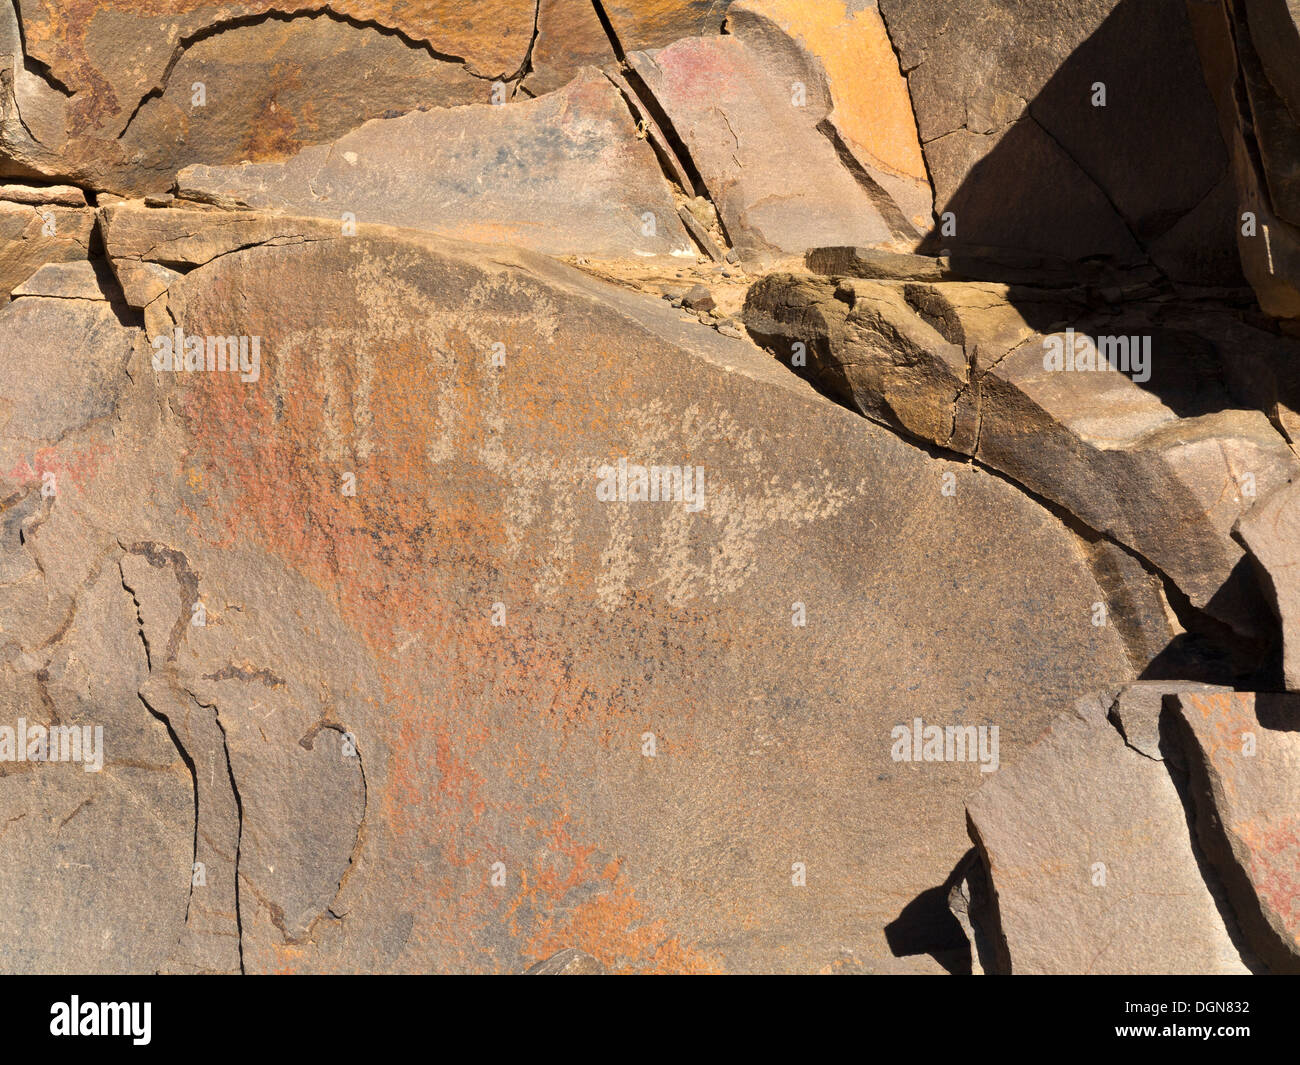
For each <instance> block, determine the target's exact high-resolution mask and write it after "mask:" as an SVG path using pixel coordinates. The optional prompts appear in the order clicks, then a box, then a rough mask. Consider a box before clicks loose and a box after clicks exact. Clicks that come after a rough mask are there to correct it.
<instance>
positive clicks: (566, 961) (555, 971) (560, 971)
mask: <svg viewBox="0 0 1300 1065" xmlns="http://www.w3.org/2000/svg"><path fill="white" fill-rule="evenodd" d="M527 975H529V976H603V975H605V967H604V966H603V965H601V964H600V962H598V961H597V960H596V959H595V958H593V957H592V956H591V955H590V954H588V953H586V951H582V950H578V949H577V948H576V947H569V948H568V949H566V950H562V951H560V952H559V953H557V954H552V955H551V956H550V957H549V958H547V959H546V960H545V961H539V962H538V963H537V964H536V965H534V966H533V967H532V968H531V969H529V970H528V973H527Z"/></svg>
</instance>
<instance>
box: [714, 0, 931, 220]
mask: <svg viewBox="0 0 1300 1065" xmlns="http://www.w3.org/2000/svg"><path fill="white" fill-rule="evenodd" d="M727 29H728V32H730V33H733V34H735V35H736V36H737V37H738V38H740V39H741V40H742V41H744V42H745V43H746V44H748V45H750V46H751V47H752V48H754V49H756V50H758V51H760V52H764V51H766V52H772V51H780V50H782V49H783V48H785V47H788V45H787V44H786V41H787V40H791V41H793V42H794V43H795V44H797V45H798V46H799V47H800V48H801V49H803V50H804V51H805V52H807V53H808V56H809V63H808V67H809V70H810V71H812V72H814V73H815V74H820V75H821V77H822V78H824V79H825V87H824V88H821V89H819V90H818V93H819V94H824V95H825V96H826V97H828V98H829V100H830V104H831V109H830V111H829V113H827V114H826V115H825V116H824V117H819V121H820V122H822V123H825V126H826V127H827V128H826V129H825V130H823V132H828V133H832V134H833V135H834V136H835V137H836V138H838V141H837V143H839V144H842V145H843V146H844V147H845V148H846V149H847V150H848V152H849V153H851V156H852V158H853V159H854V160H855V161H856V162H857V163H858V164H859V165H860V166H862V167H863V168H864V169H865V170H866V172H867V175H868V177H869V179H870V180H871V181H873V182H875V183H876V184H878V185H879V186H880V187H881V188H882V189H883V190H884V191H885V192H887V193H888V194H889V196H890V197H891V198H892V199H893V200H894V202H895V203H896V204H898V206H899V208H900V210H901V211H902V212H903V214H904V216H905V217H906V218H907V220H908V222H910V223H911V224H912V225H913V226H914V227H916V229H917V231H918V232H925V231H926V230H928V229H929V228H930V226H931V225H932V224H933V222H934V217H933V209H934V196H933V193H932V191H931V189H930V179H929V175H928V174H927V173H926V169H925V159H924V157H923V156H922V154H921V143H920V141H919V140H918V139H917V132H916V119H915V117H914V116H913V114H912V100H911V97H910V96H909V95H908V91H907V80H906V78H904V77H903V75H902V73H901V71H900V70H899V68H898V60H897V58H896V57H895V55H894V49H893V45H892V44H891V43H890V40H889V34H888V33H887V32H886V30H885V24H884V22H883V21H881V18H880V12H879V11H878V10H877V8H876V5H875V4H874V3H863V2H862V0H856V2H855V3H853V4H851V5H849V6H847V7H846V5H845V3H844V0H739V2H737V3H733V4H732V5H731V7H730V8H729V9H728V10H727ZM805 106H808V105H805Z"/></svg>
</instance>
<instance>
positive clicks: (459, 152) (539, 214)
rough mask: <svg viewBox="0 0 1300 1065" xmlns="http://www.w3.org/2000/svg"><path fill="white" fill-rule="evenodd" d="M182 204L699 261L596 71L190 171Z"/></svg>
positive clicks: (664, 188)
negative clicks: (206, 202) (545, 89)
mask: <svg viewBox="0 0 1300 1065" xmlns="http://www.w3.org/2000/svg"><path fill="white" fill-rule="evenodd" d="M178 186H179V191H180V194H181V195H182V196H187V197H190V198H194V197H196V196H203V197H216V198H217V199H218V200H226V201H238V202H241V203H244V204H247V205H249V206H253V207H259V208H269V209H275V210H283V211H288V212H292V213H296V214H303V215H310V216H314V217H321V218H330V219H333V220H334V221H335V222H336V223H337V224H338V225H339V226H340V228H341V226H342V225H343V224H345V223H344V221H343V218H344V215H345V214H350V215H352V216H353V217H354V218H355V220H357V221H362V222H378V223H384V224H388V225H396V226H404V227H408V228H414V229H424V230H428V231H430V232H434V233H439V234H442V235H445V236H451V237H459V238H462V239H470V240H477V241H483V242H489V243H510V244H515V245H518V246H521V247H526V248H532V249H534V250H537V251H542V252H545V253H548V254H552V255H588V256H593V257H597V258H600V257H605V258H635V257H644V256H654V255H662V256H667V255H672V254H674V253H676V254H679V255H684V256H687V257H689V258H691V259H694V257H695V251H694V247H693V245H692V244H691V240H690V238H689V237H688V236H687V234H686V231H685V230H684V229H683V228H682V223H681V219H680V218H679V217H678V215H677V207H676V204H674V202H673V199H672V196H671V195H670V192H669V186H668V184H667V182H666V181H665V180H664V178H663V175H662V172H661V171H660V169H659V164H658V162H657V161H656V159H655V153H654V150H653V149H652V148H651V147H650V146H649V145H648V144H646V143H645V142H644V141H642V140H639V139H638V138H637V137H636V135H635V130H634V127H633V125H632V122H631V119H630V118H629V115H628V110H627V106H626V105H625V104H624V102H623V100H622V98H621V97H620V95H619V93H618V90H617V89H615V88H614V86H613V85H611V84H610V83H609V81H608V80H607V79H606V78H605V77H604V76H603V75H601V74H600V73H599V72H597V71H593V70H589V71H586V72H585V73H583V74H582V75H581V76H580V77H578V78H577V79H576V80H575V81H573V82H571V83H570V84H569V85H568V86H566V87H565V88H564V89H562V90H559V91H557V92H555V93H552V94H551V95H549V96H546V97H542V98H539V99H537V100H532V101H528V102H526V103H519V104H517V105H511V106H509V107H494V106H491V105H481V106H473V107H461V108H454V109H451V110H443V111H428V112H420V113H415V114H410V115H404V116H402V117H401V118H394V119H378V120H375V121H373V122H368V123H366V124H365V125H363V126H361V127H360V128H359V129H357V130H354V131H353V132H351V133H349V134H347V135H345V136H343V137H341V138H339V139H338V140H337V141H335V142H334V143H332V144H330V145H328V146H327V145H318V146H316V147H312V148H306V149H304V150H303V151H301V152H299V153H298V154H297V155H295V156H293V157H292V158H291V159H288V160H286V161H284V162H274V163H248V164H241V165H239V166H225V167H222V166H192V167H188V168H186V169H185V170H183V171H182V172H181V174H180V175H179V177H178Z"/></svg>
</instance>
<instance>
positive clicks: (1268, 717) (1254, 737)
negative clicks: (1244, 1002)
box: [1177, 692, 1300, 973]
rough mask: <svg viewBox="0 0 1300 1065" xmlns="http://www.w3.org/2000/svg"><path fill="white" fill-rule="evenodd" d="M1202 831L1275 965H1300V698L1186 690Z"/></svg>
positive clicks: (1255, 939)
mask: <svg viewBox="0 0 1300 1065" xmlns="http://www.w3.org/2000/svg"><path fill="white" fill-rule="evenodd" d="M1177 704H1178V711H1179V715H1178V716H1179V720H1180V721H1181V723H1182V725H1183V726H1184V730H1183V735H1184V737H1185V738H1184V743H1185V745H1186V747H1187V756H1186V757H1187V761H1188V763H1189V765H1190V768H1191V773H1192V782H1193V783H1192V790H1193V797H1194V800H1195V808H1196V814H1197V816H1196V829H1197V838H1198V840H1199V841H1200V844H1201V846H1202V847H1203V848H1204V851H1205V854H1206V856H1207V857H1208V859H1209V861H1210V862H1211V863H1212V864H1213V865H1214V867H1215V869H1216V870H1217V871H1218V874H1219V875H1220V876H1221V877H1222V879H1223V883H1224V886H1225V888H1226V889H1227V891H1228V894H1229V896H1230V898H1231V900H1232V906H1233V911H1234V912H1235V913H1236V914H1237V916H1238V919H1239V921H1240V923H1241V928H1242V931H1243V933H1244V934H1245V935H1246V937H1247V938H1248V939H1249V940H1250V942H1251V946H1252V948H1253V949H1254V950H1255V951H1256V952H1257V953H1258V955H1259V957H1260V958H1261V959H1263V961H1264V962H1265V963H1266V964H1267V965H1268V967H1269V969H1270V971H1272V972H1289V973H1294V972H1300V812H1297V810H1296V801H1295V800H1296V793H1297V789H1298V788H1300V697H1297V696H1294V695H1266V694H1248V693H1244V692H1223V693H1218V694H1201V693H1194V692H1189V693H1185V694H1181V695H1179V696H1178V697H1177Z"/></svg>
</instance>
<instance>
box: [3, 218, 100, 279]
mask: <svg viewBox="0 0 1300 1065" xmlns="http://www.w3.org/2000/svg"><path fill="white" fill-rule="evenodd" d="M94 224H95V217H94V213H93V212H92V211H89V210H85V209H84V208H77V207H64V206H62V205H58V204H28V203H14V202H7V201H3V200H0V293H3V294H4V295H5V296H6V297H7V296H8V295H9V294H10V293H11V292H12V291H13V290H14V289H15V288H16V287H17V286H18V285H19V284H21V283H22V282H23V281H26V280H27V279H28V278H29V277H31V276H32V274H34V273H35V272H36V271H37V270H39V269H40V268H41V267H42V266H44V265H45V264H46V263H70V262H77V261H81V262H85V261H86V258H87V256H88V255H89V254H90V231H91V229H92V227H93V226H94Z"/></svg>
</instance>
